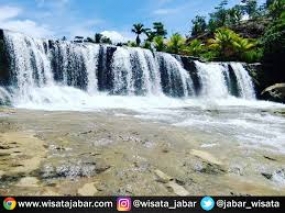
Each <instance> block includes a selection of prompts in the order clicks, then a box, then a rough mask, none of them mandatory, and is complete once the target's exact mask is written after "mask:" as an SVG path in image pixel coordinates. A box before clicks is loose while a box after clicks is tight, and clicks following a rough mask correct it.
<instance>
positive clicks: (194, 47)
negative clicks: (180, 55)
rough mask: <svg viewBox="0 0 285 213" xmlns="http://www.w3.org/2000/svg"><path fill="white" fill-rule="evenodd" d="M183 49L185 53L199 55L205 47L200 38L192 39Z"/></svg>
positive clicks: (203, 51)
mask: <svg viewBox="0 0 285 213" xmlns="http://www.w3.org/2000/svg"><path fill="white" fill-rule="evenodd" d="M184 51H185V52H186V54H187V55H192V56H197V57H199V56H201V55H202V54H203V53H205V51H206V47H205V44H203V43H202V42H201V41H200V40H198V39H194V40H193V41H191V42H190V43H189V44H188V45H187V46H186V47H185V49H184Z"/></svg>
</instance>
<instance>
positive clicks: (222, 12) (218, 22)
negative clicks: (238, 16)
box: [209, 0, 228, 32]
mask: <svg viewBox="0 0 285 213" xmlns="http://www.w3.org/2000/svg"><path fill="white" fill-rule="evenodd" d="M227 4H228V1H227V0H223V1H222V2H221V3H220V4H219V6H218V7H215V10H216V11H215V12H214V13H210V20H209V29H210V31H211V32H214V31H215V30H216V29H218V28H220V27H224V26H227V20H228V10H227V9H226V8H225V6H226V5H227Z"/></svg>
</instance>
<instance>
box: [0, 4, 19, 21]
mask: <svg viewBox="0 0 285 213" xmlns="http://www.w3.org/2000/svg"><path fill="white" fill-rule="evenodd" d="M21 12H22V10H21V9H20V8H17V7H10V6H3V7H0V21H4V20H7V19H10V18H14V17H16V16H18V15H19V14H20V13H21Z"/></svg>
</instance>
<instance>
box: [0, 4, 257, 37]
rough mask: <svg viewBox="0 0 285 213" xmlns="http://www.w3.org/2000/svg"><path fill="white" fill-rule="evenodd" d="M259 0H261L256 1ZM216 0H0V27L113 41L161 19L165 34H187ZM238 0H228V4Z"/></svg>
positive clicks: (132, 35)
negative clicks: (98, 36)
mask: <svg viewBox="0 0 285 213" xmlns="http://www.w3.org/2000/svg"><path fill="white" fill-rule="evenodd" d="M259 1H262V0H259ZM219 2H220V1H218V0H0V28H2V29H10V30H13V31H19V32H23V33H25V34H28V35H31V36H34V37H39V38H62V37H63V36H66V37H67V38H69V39H72V38H74V36H90V37H93V36H94V34H95V33H103V34H104V35H106V36H108V37H110V38H111V39H112V40H113V41H114V42H122V41H123V42H124V41H127V40H132V39H134V37H135V35H134V34H133V33H132V32H131V28H132V25H133V24H134V23H143V24H144V25H145V26H146V27H149V28H151V26H152V23H153V22H157V21H161V22H163V23H164V24H165V26H166V28H167V30H168V33H169V34H172V33H176V32H180V33H182V34H184V35H185V34H187V33H188V32H189V31H190V29H191V20H192V19H193V18H194V17H195V16H196V15H205V16H206V15H207V14H208V13H209V12H212V11H214V7H215V6H217V5H218V4H219ZM240 2H241V0H229V6H232V5H235V4H239V3H240Z"/></svg>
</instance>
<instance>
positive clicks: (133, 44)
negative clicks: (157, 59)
mask: <svg viewBox="0 0 285 213" xmlns="http://www.w3.org/2000/svg"><path fill="white" fill-rule="evenodd" d="M127 46H128V47H137V43H136V42H134V41H128V43H127Z"/></svg>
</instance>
